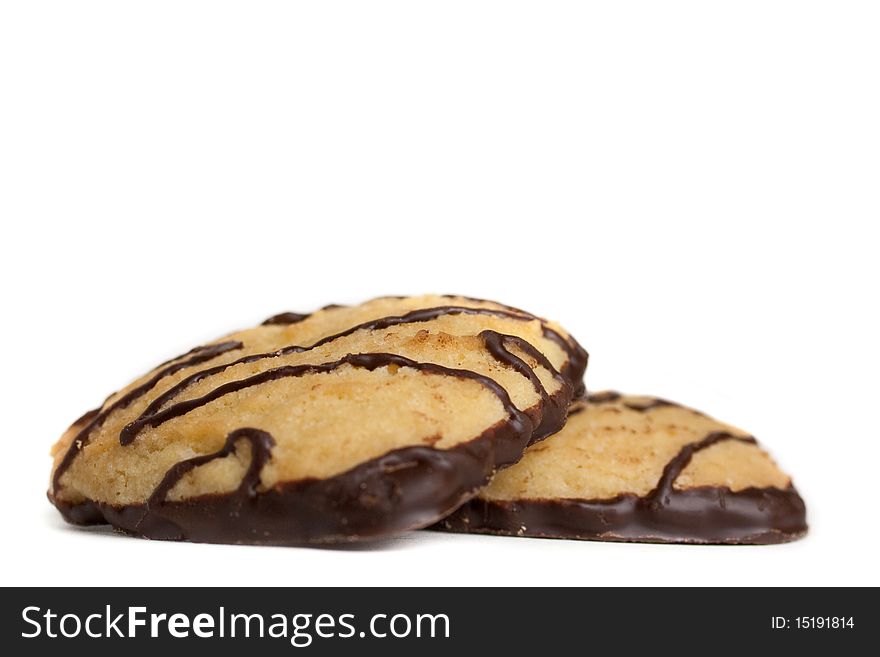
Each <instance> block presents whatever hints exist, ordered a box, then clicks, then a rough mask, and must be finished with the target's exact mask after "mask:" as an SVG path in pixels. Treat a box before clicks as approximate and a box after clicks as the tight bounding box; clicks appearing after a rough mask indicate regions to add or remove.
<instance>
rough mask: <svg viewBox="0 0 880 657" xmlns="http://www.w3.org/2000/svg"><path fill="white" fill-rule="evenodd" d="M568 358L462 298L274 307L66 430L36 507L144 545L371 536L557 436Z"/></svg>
mask: <svg viewBox="0 0 880 657" xmlns="http://www.w3.org/2000/svg"><path fill="white" fill-rule="evenodd" d="M438 303H442V304H445V305H437V304H438ZM383 313H390V314H384V315H383ZM585 364H586V354H585V352H583V350H582V349H581V348H580V347H579V346H578V345H577V343H576V342H575V341H574V339H573V338H571V337H570V336H569V335H568V334H566V333H564V332H562V331H561V330H557V329H554V328H552V327H551V326H550V325H549V323H547V322H546V321H544V320H540V319H538V318H536V317H534V316H532V315H529V314H527V313H524V312H523V311H519V310H515V309H510V308H508V307H506V306H501V305H499V304H493V303H491V302H484V301H478V300H472V299H467V298H463V297H456V298H450V297H409V298H384V299H376V300H373V301H370V302H367V303H365V304H362V305H361V306H352V307H342V306H330V307H326V308H324V309H322V310H320V311H317V312H316V313H312V314H310V315H303V314H297V313H283V314H281V315H277V316H274V317H273V318H270V320H268V321H267V322H265V323H264V324H262V325H261V326H259V327H256V328H254V329H249V330H246V331H241V332H238V333H235V334H233V335H231V336H228V337H226V338H224V339H222V340H219V341H217V342H215V343H212V344H209V345H207V346H204V347H198V348H196V349H194V350H192V351H190V352H188V353H187V354H184V355H183V356H180V357H178V358H175V359H172V360H170V361H167V362H165V363H163V364H162V365H160V366H159V367H157V368H156V369H154V370H153V371H151V372H150V373H148V374H147V375H145V376H143V377H141V378H140V379H138V380H136V381H135V382H134V383H132V384H131V385H130V386H128V387H126V388H125V389H123V390H122V391H120V392H118V393H115V394H114V395H111V396H110V397H109V398H108V399H107V401H106V402H105V403H104V404H103V405H102V407H100V408H99V409H96V410H95V411H91V412H90V413H88V414H86V415H84V416H83V417H82V418H80V419H79V420H77V422H75V423H74V425H73V426H72V427H71V428H70V429H69V430H68V431H67V432H66V433H65V434H64V435H63V436H62V438H61V439H60V440H59V442H58V443H57V444H56V446H55V449H54V455H55V467H54V470H53V477H52V487H51V490H50V499H51V500H52V501H53V503H54V504H55V505H56V506H57V507H58V508H59V510H60V511H61V512H62V514H63V515H64V516H65V518H67V519H68V520H69V521H71V522H75V523H110V524H112V525H113V526H115V527H116V528H118V529H121V530H123V531H126V532H129V533H132V534H136V535H140V536H145V537H151V538H167V539H186V540H193V541H206V542H245V543H274V544H295V543H309V542H341V541H351V540H359V539H368V538H379V537H382V536H386V535H388V534H391V533H395V532H398V531H401V530H405V529H411V528H416V527H422V526H425V525H427V524H430V523H431V522H434V521H435V520H437V519H439V518H440V517H442V516H443V515H445V514H446V513H448V512H449V511H451V510H452V509H454V508H455V507H456V506H458V505H459V504H460V503H461V502H462V501H464V500H465V499H467V498H468V497H469V496H470V495H472V494H473V492H474V491H475V490H476V489H477V488H479V487H480V486H481V485H483V484H485V482H486V481H487V480H488V478H489V477H490V476H491V474H492V473H493V472H494V471H495V470H496V469H497V468H499V467H502V466H504V465H508V464H510V463H512V462H515V461H516V460H517V459H518V458H520V456H521V455H522V452H523V450H524V449H525V447H526V445H527V444H528V443H529V442H532V441H535V440H538V439H540V438H543V437H544V436H546V435H548V434H550V433H553V432H554V431H556V430H558V429H559V428H560V426H561V425H562V423H563V421H564V418H565V415H566V412H567V407H568V404H569V401H570V399H571V397H572V392H573V388H574V386H573V384H572V377H579V376H580V375H581V374H582V373H583V368H584V366H585Z"/></svg>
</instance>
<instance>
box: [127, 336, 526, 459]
mask: <svg viewBox="0 0 880 657" xmlns="http://www.w3.org/2000/svg"><path fill="white" fill-rule="evenodd" d="M343 365H351V366H352V367H361V368H364V369H367V370H375V369H377V368H379V367H386V366H388V365H397V366H399V367H410V368H413V369H416V370H419V371H422V372H430V373H434V374H442V375H447V376H456V377H459V378H463V379H471V380H473V381H477V382H479V383H481V384H482V385H483V386H484V387H486V388H489V390H491V391H492V392H493V393H494V394H495V395H496V396H497V397H498V398H499V399H500V400H501V402H502V404H503V405H504V409H505V411H506V412H507V413H508V415H510V417H511V421H513V422H516V423H519V424H522V423H526V424H529V425H531V422H530V421H529V420H528V418H527V417H526V416H525V414H524V413H523V412H522V411H520V410H519V409H518V408H517V407H516V406H514V404H513V402H512V401H511V400H510V396H509V395H508V394H507V391H506V390H505V389H504V388H502V387H501V386H500V385H499V384H498V383H497V382H496V381H494V380H493V379H490V378H489V377H486V376H483V375H481V374H477V373H476V372H472V371H470V370H457V369H452V368H449V367H443V366H442V365H435V364H434V363H419V362H416V361H414V360H410V359H409V358H404V357H403V356H397V355H395V354H383V353H373V354H349V355H348V356H345V357H343V358H340V359H339V360H336V361H333V362H332V363H325V364H323V365H284V366H281V367H276V368H274V369H271V370H266V371H264V372H260V373H259V374H255V375H253V376H249V377H247V378H245V379H239V380H237V381H230V382H229V383H224V384H223V385H221V386H218V387H217V388H215V389H213V390H212V391H211V392H209V393H207V394H205V395H202V396H201V397H197V398H195V399H187V400H185V401H182V402H178V403H177V404H174V405H172V406H169V407H167V408H165V409H163V410H161V411H159V412H157V413H153V414H152V415H142V416H141V417H140V418H138V419H137V420H135V421H134V422H131V423H129V424H128V425H126V426H125V428H124V429H123V430H122V431H121V432H120V434H119V442H120V444H121V445H129V444H131V443H132V442H133V441H134V439H135V438H136V437H137V435H138V433H140V431H141V430H143V429H144V428H145V427H158V426H160V425H161V424H163V423H165V422H167V421H168V420H171V419H174V418H176V417H180V416H182V415H186V414H187V413H189V412H190V411H192V410H194V409H196V408H199V407H201V406H204V405H205V404H209V403H211V402H213V401H215V400H217V399H220V398H221V397H223V396H224V395H228V394H231V393H233V392H238V391H240V390H244V389H246V388H250V387H252V386H257V385H260V384H263V383H268V382H270V381H276V380H278V379H283V378H287V377H297V376H303V375H304V374H319V373H327V372H332V371H333V370H335V369H337V368H339V367H341V366H343ZM530 428H531V427H530Z"/></svg>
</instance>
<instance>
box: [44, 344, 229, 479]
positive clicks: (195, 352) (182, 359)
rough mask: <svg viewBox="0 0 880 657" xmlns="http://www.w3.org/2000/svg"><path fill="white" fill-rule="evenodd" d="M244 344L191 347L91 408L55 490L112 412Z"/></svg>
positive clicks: (62, 465)
mask: <svg viewBox="0 0 880 657" xmlns="http://www.w3.org/2000/svg"><path fill="white" fill-rule="evenodd" d="M242 346H243V345H242V343H241V342H235V341H229V342H220V343H217V344H210V345H204V346H201V347H196V348H195V349H191V350H190V351H188V352H187V353H185V354H183V355H182V356H179V357H178V358H172V359H171V360H168V361H165V362H164V363H162V364H161V365H160V366H159V368H158V371H157V372H156V374H154V375H153V376H152V377H151V378H150V379H148V380H147V381H146V382H144V383H142V384H141V385H139V386H137V387H136V388H132V389H131V390H129V391H128V392H127V393H126V394H124V395H123V396H122V397H120V398H119V399H117V400H116V401H115V402H113V403H112V404H110V405H109V406H107V407H106V408H105V409H104V410H101V411H98V410H97V409H96V410H95V411H89V412H88V413H86V414H85V415H83V416H82V417H81V418H79V419H78V420H77V421H76V422H74V425H76V424H79V423H81V422H83V421H84V420H86V419H88V424H86V425H85V426H84V427H83V428H82V429H81V430H80V431H79V433H77V435H76V436H75V437H74V439H73V440H72V441H71V442H70V446H69V447H68V448H67V452H65V454H64V458H63V459H62V460H61V463H59V464H58V467H57V468H56V469H55V474H54V475H53V477H52V489H53V490H55V491H58V489H59V487H60V482H61V477H62V475H63V474H64V473H65V472H66V471H67V469H68V468H69V467H70V465H71V463H73V460H74V459H75V458H76V456H77V455H78V454H79V453H80V452H81V451H82V449H83V447H85V446H86V445H87V444H88V443H89V439H90V437H91V434H92V432H93V431H96V430H97V429H99V428H100V427H101V425H102V424H104V421H105V420H106V419H107V418H108V417H109V416H110V414H111V413H113V412H114V411H117V410H119V409H121V408H126V407H127V406H129V405H130V404H131V403H132V402H133V401H135V400H136V399H139V398H140V397H142V396H143V395H145V394H146V393H147V392H149V391H150V390H152V389H153V387H155V385H156V384H157V383H158V382H159V381H160V380H161V379H163V378H165V377H166V376H171V375H172V374H174V373H176V372H179V371H180V370H183V369H186V368H187V367H192V366H194V365H199V364H201V363H204V362H205V361H209V360H211V359H212V358H216V357H217V356H220V355H222V354H225V353H226V352H228V351H234V350H236V349H241V347H242ZM187 356H188V358H187Z"/></svg>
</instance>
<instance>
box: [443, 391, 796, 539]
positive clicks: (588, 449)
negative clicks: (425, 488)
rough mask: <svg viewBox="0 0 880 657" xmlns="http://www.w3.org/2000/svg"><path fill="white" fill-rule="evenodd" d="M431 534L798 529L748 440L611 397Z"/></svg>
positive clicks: (667, 405)
mask: <svg viewBox="0 0 880 657" xmlns="http://www.w3.org/2000/svg"><path fill="white" fill-rule="evenodd" d="M437 528H438V529H444V530H447V531H458V532H473V533H493V534H502V535H516V536H536V537H556V538H578V539H593V540H618V541H645V542H681V543H741V544H745V543H778V542H784V541H790V540H794V539H796V538H798V537H800V536H802V535H803V534H804V533H805V532H806V529H807V527H806V518H805V507H804V503H803V500H801V498H800V496H799V495H798V493H797V492H796V491H795V489H794V487H793V486H792V483H791V480H790V478H789V477H788V476H787V475H786V474H785V473H783V472H782V471H781V470H780V469H779V468H778V467H777V466H776V464H775V463H774V462H773V460H772V459H771V458H770V456H769V455H768V454H767V453H766V452H764V451H763V450H762V449H761V448H760V447H759V446H758V445H757V443H756V442H755V439H754V438H752V437H751V436H750V435H749V434H747V433H746V432H744V431H742V430H741V429H738V428H736V427H733V426H730V425H727V424H723V423H721V422H718V421H717V420H714V419H712V418H710V417H708V416H706V415H704V414H702V413H700V412H698V411H695V410H693V409H690V408H686V407H684V406H680V405H678V404H674V403H672V402H668V401H666V400H662V399H658V398H653V397H638V396H625V395H621V394H619V393H616V392H604V393H598V394H595V395H591V396H590V398H589V401H579V402H576V403H575V404H574V405H572V408H571V410H570V414H569V420H568V422H567V424H566V426H565V427H564V428H563V429H562V430H561V431H560V432H559V433H557V434H556V435H554V436H553V437H552V438H550V439H549V440H546V441H544V442H542V443H539V444H536V445H533V446H532V447H530V448H529V449H528V450H527V452H526V454H525V455H524V457H523V458H522V460H521V461H520V462H519V463H517V464H516V465H514V466H512V467H510V468H508V469H506V470H504V471H503V472H499V473H498V475H497V476H496V477H495V478H494V479H493V480H492V482H491V483H490V484H489V485H488V486H487V487H486V488H484V489H483V490H482V491H481V492H480V493H479V494H478V495H477V497H475V498H474V499H472V500H471V501H470V502H468V503H467V504H465V505H464V506H463V507H461V508H460V509H459V510H458V511H456V512H455V513H453V514H452V515H451V516H450V517H448V518H446V519H445V520H443V521H442V522H441V523H439V524H438V525H437Z"/></svg>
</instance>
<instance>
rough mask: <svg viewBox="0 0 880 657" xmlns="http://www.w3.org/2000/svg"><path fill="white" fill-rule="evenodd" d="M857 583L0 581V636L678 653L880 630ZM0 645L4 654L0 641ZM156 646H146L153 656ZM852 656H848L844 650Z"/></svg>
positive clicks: (194, 645) (284, 650)
mask: <svg viewBox="0 0 880 657" xmlns="http://www.w3.org/2000/svg"><path fill="white" fill-rule="evenodd" d="M871 593H872V592H871V591H869V590H866V589H819V588H809V589H778V588H772V589H754V588H738V589H717V588H711V589H710V588H696V589H659V588H652V589H638V588H616V589H546V588H502V589H498V588H494V589H483V588H472V589H462V588H439V589H436V588H435V589H428V588H419V589H415V588H412V589H411V588H393V589H392V588H388V589H375V588H373V589H368V588H301V589H298V588H275V589H253V588H247V589H233V588H217V589H205V588H201V589H186V588H181V589H159V588H156V589H109V588H94V589H42V588H40V589H35V588H24V589H6V590H5V594H4V596H3V601H2V618H3V622H2V627H3V640H2V641H3V646H4V647H7V646H8V647H11V648H13V649H14V650H15V652H14V653H11V654H16V655H18V654H23V651H25V650H27V649H29V648H32V649H39V650H43V649H46V648H60V649H65V648H73V649H83V650H88V654H89V655H96V656H98V655H111V654H112V655H116V656H118V655H120V654H121V653H120V651H125V650H133V651H134V652H135V654H137V653H138V651H139V648H142V647H143V648H149V649H150V650H155V649H161V650H162V651H163V653H164V654H169V655H173V654H190V653H191V652H192V650H194V649H209V650H211V651H212V652H216V654H221V655H222V654H227V653H226V652H224V651H225V650H228V652H229V654H231V653H232V651H233V650H235V651H236V652H239V653H240V651H241V650H242V649H245V650H248V649H251V648H253V649H255V650H258V651H259V653H257V654H260V655H282V654H291V653H296V652H302V651H305V652H307V653H309V654H315V655H323V654H328V655H330V654H337V655H338V654H344V653H345V652H354V651H362V650H365V649H366V650H381V651H383V653H384V654H401V655H402V654H413V651H418V653H417V654H418V655H420V656H421V655H434V654H437V655H440V654H449V651H450V650H474V649H478V648H479V649H491V651H492V654H503V651H510V652H511V654H522V653H523V652H525V651H530V652H531V651H539V650H540V651H546V650H554V649H564V650H566V651H569V650H575V651H576V652H586V651H592V650H594V649H601V648H606V647H607V646H609V645H610V646H614V647H617V648H619V649H621V650H624V651H626V653H629V652H630V651H631V650H636V649H657V648H663V649H664V650H674V651H675V653H676V654H711V653H718V652H728V651H733V650H737V651H746V650H757V651H759V652H760V654H766V651H769V650H779V649H784V648H794V647H801V646H804V647H809V648H811V649H814V650H821V649H824V648H828V649H834V650H841V649H848V648H852V649H853V650H855V649H856V647H858V646H864V645H866V644H865V641H866V640H871V639H874V638H877V636H878V631H877V605H876V604H874V603H870V602H869V599H870V597H872V596H871ZM7 654H10V653H8V652H7ZM153 654H155V653H153ZM844 654H848V653H844Z"/></svg>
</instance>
